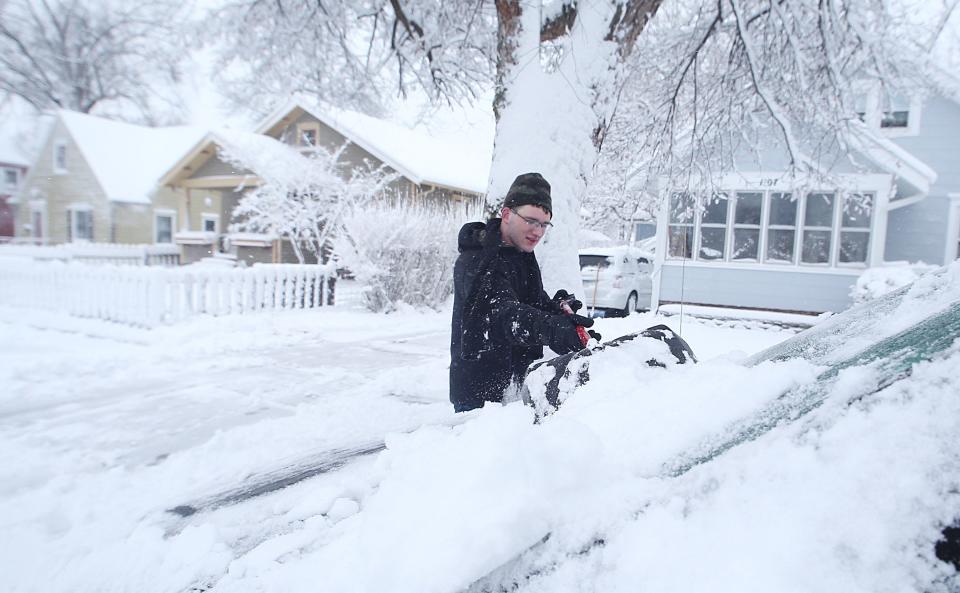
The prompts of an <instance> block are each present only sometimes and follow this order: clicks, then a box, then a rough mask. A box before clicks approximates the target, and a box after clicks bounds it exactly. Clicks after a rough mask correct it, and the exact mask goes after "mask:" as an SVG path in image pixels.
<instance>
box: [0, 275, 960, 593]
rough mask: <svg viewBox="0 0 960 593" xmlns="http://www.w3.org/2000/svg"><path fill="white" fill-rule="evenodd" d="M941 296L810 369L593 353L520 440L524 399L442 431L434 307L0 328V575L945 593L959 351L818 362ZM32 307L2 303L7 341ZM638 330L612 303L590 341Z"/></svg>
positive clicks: (205, 583)
mask: <svg viewBox="0 0 960 593" xmlns="http://www.w3.org/2000/svg"><path fill="white" fill-rule="evenodd" d="M958 301H960V263H956V264H954V265H952V266H950V267H948V268H945V269H941V270H939V271H937V272H936V273H934V274H928V275H926V276H924V277H922V278H921V279H920V280H919V281H918V282H917V283H915V284H914V285H913V286H911V287H910V288H908V289H903V290H902V291H901V292H899V293H898V294H896V295H892V296H890V297H887V298H885V299H882V300H880V301H878V302H876V303H870V304H868V305H866V306H865V308H862V309H859V310H857V311H852V312H851V313H853V314H854V315H853V317H854V319H853V320H848V321H847V322H844V321H843V318H844V316H843V315H838V316H835V317H834V318H830V319H827V320H825V321H824V322H822V323H820V324H818V325H817V327H816V328H814V329H813V330H810V332H806V333H808V334H815V335H818V336H820V338H821V339H823V340H825V341H826V342H827V344H828V346H829V351H830V352H829V354H830V356H829V357H828V358H820V359H817V358H816V357H814V356H809V357H808V356H805V355H806V354H807V353H808V352H813V351H814V350H813V349H812V347H811V348H804V347H803V345H804V342H803V341H802V340H800V338H801V337H802V335H801V336H796V337H795V338H793V340H797V341H798V342H799V346H797V344H796V343H795V344H794V346H797V347H796V348H794V349H793V350H792V352H794V353H795V354H796V356H797V357H796V358H793V359H791V360H785V361H772V360H765V361H758V360H750V359H748V360H747V362H748V363H749V364H743V360H744V358H745V356H746V355H745V354H743V353H741V352H738V351H737V350H733V349H740V350H746V351H755V350H757V349H760V348H764V347H766V346H769V345H770V344H772V343H775V342H777V341H779V340H780V339H782V338H783V337H785V336H786V335H788V334H787V333H786V332H782V331H777V330H773V329H767V330H759V329H756V328H752V329H751V328H746V327H744V328H736V329H733V328H726V327H723V328H718V327H714V326H711V325H709V324H706V323H702V322H700V321H698V320H689V321H685V322H684V324H683V327H684V338H685V339H686V340H687V341H688V342H689V343H690V344H691V345H692V346H693V348H694V350H695V351H696V352H697V354H698V355H699V358H700V360H701V363H699V364H697V365H670V366H668V367H667V368H654V367H651V366H648V365H647V364H646V362H645V360H644V357H643V356H639V357H638V356H637V355H636V352H633V353H631V351H630V350H629V349H627V348H622V349H619V350H615V349H610V350H609V351H608V353H609V355H610V356H609V357H608V358H606V359H605V360H604V362H602V363H601V362H600V360H601V359H600V358H599V357H598V358H597V360H596V361H593V362H592V363H591V380H590V382H588V383H587V384H586V385H584V386H583V387H581V388H580V389H579V390H578V391H577V392H576V393H575V394H574V395H573V396H571V397H570V398H569V399H568V400H567V401H566V402H565V404H564V405H563V407H562V408H561V409H560V410H559V411H557V412H556V413H554V414H552V415H550V416H548V417H546V418H544V419H542V421H541V422H540V423H538V424H535V423H534V422H533V420H534V418H533V411H532V410H531V409H530V408H528V407H525V406H523V405H522V404H520V403H519V402H517V403H513V404H508V405H506V406H496V405H492V406H487V407H485V408H484V409H482V410H479V411H476V412H474V413H471V414H468V415H465V416H460V417H459V418H453V415H452V414H451V413H450V408H449V405H448V404H447V403H446V402H445V401H444V400H445V397H446V370H447V369H446V366H447V363H448V359H447V358H446V355H445V351H446V348H447V346H448V341H447V340H448V338H449V336H448V334H447V333H446V331H447V329H446V328H447V327H448V324H449V312H447V313H445V314H434V313H430V314H427V313H422V312H414V311H411V310H409V309H405V310H401V311H399V312H398V313H397V314H395V315H389V316H384V315H372V314H369V313H353V312H343V311H337V310H335V309H325V310H320V311H316V312H307V311H303V312H291V313H289V314H287V315H282V316H281V315H277V316H273V315H263V316H250V317H236V318H221V319H205V320H201V321H198V322H196V323H195V324H188V325H184V326H180V327H166V328H160V329H158V330H154V331H153V332H149V333H150V334H151V338H150V340H151V341H150V343H148V344H143V345H137V344H113V343H111V342H109V341H108V342H107V344H105V345H104V346H103V347H102V349H101V350H99V351H98V350H97V349H96V348H89V347H84V345H85V344H86V343H85V342H83V341H82V340H81V339H80V337H79V336H77V335H75V334H69V335H68V336H67V337H66V338H65V339H64V344H63V345H62V346H61V345H59V343H58V342H55V341H51V340H49V339H48V338H44V337H43V336H41V335H39V333H40V332H37V331H36V330H31V331H27V332H25V333H26V334H27V339H17V340H16V341H14V339H13V338H8V339H6V340H0V345H4V344H6V346H7V348H6V350H8V351H10V352H11V353H12V354H13V355H12V356H10V357H8V358H7V360H8V361H9V364H10V365H11V368H12V369H13V370H12V371H11V372H7V373H6V374H5V375H4V376H3V377H2V378H3V379H4V380H5V385H7V386H8V390H9V395H7V397H5V398H4V399H3V400H2V401H0V405H2V406H3V409H2V411H3V412H4V414H5V415H4V416H3V417H4V418H5V419H7V418H9V419H11V420H12V421H10V422H5V423H4V424H0V439H2V444H3V446H2V447H0V455H2V457H3V459H2V461H3V464H2V465H0V467H3V468H4V471H3V474H2V476H0V478H2V479H0V485H2V486H0V502H2V503H3V504H0V509H3V511H2V514H0V527H3V529H4V532H5V534H6V535H7V537H8V541H12V542H16V545H15V546H8V548H9V549H8V550H7V551H6V555H7V556H6V558H7V560H8V566H9V567H10V569H9V570H6V571H2V572H0V584H2V586H3V588H4V590H10V591H17V592H20V591H41V590H42V591H45V592H59V591H70V592H71V593H77V592H81V593H82V592H86V591H90V592H93V591H97V592H99V591H118V592H121V591H122V592H127V591H129V592H134V591H135V592H136V593H153V592H156V593H161V592H163V593H166V592H169V591H189V590H202V591H212V592H217V593H225V592H229V593H247V592H250V593H252V592H257V593H263V592H267V591H285V592H290V593H297V592H300V591H303V592H307V591H309V592H320V593H323V592H328V591H329V592H334V591H336V592H338V593H342V592H350V593H360V592H374V591H375V592H378V593H380V592H383V591H390V592H391V593H404V592H408V591H409V592H417V593H448V592H449V593H454V592H460V591H464V590H473V591H483V590H489V591H499V590H508V591H513V590H517V591H551V592H562V591H658V592H660V593H673V592H684V593H686V592H689V591H704V590H710V591H737V592H738V593H742V592H746V593H751V592H754V591H756V592H761V591H763V592H767V591H784V592H792V591H796V592H797V593H800V592H803V593H809V592H824V593H828V592H829V593H832V592H835V591H846V592H852V593H861V592H862V593H867V592H870V593H876V592H891V593H893V592H897V593H900V592H905V591H915V592H918V593H919V592H930V593H947V592H950V591H956V590H957V589H958V586H960V582H958V580H957V575H956V573H955V571H954V570H953V569H952V568H950V567H949V566H948V565H946V564H944V563H942V562H939V561H938V560H937V559H936V558H935V556H934V553H933V543H934V542H935V541H936V540H937V538H938V537H939V533H940V530H941V529H942V527H943V525H944V524H947V523H949V522H951V521H953V520H955V518H956V509H957V508H960V494H958V492H960V489H958V487H957V486H958V484H960V457H958V453H957V451H960V398H957V396H956V392H957V389H956V377H957V376H958V375H960V344H957V343H954V344H953V346H952V347H949V348H947V349H946V351H944V352H942V353H940V354H938V355H936V356H934V357H933V360H932V361H930V362H921V363H919V364H915V365H913V366H912V368H911V370H910V373H908V374H902V375H898V376H897V377H896V380H894V381H892V382H890V381H883V382H882V384H883V385H885V386H884V387H883V388H878V387H877V385H878V382H880V381H881V380H883V379H884V378H885V375H883V374H882V371H883V369H884V366H883V364H873V363H871V364H868V365H859V366H850V367H849V368H845V369H842V370H840V371H839V372H838V373H836V374H835V376H834V375H830V377H833V378H829V379H828V378H825V377H826V374H825V373H824V366H823V365H824V364H833V362H832V361H835V360H838V358H837V357H841V356H846V355H849V354H850V353H851V352H852V353H856V352H857V349H862V348H863V347H864V342H863V341H861V340H860V339H859V336H858V339H857V340H848V342H849V344H847V343H840V344H839V345H838V342H837V340H840V341H842V339H843V336H844V335H847V334H850V333H853V334H862V335H863V336H864V338H863V339H864V340H868V341H869V343H875V342H876V340H877V339H880V338H883V337H884V336H889V335H893V334H895V333H897V332H899V331H900V330H902V329H904V328H906V327H909V326H910V325H913V324H916V323H917V322H918V321H919V320H923V319H927V318H929V317H930V316H931V315H932V314H934V313H938V312H943V311H945V310H951V309H949V307H956V306H957V305H956V303H957V302H958ZM869 307H873V308H872V309H870V308H869ZM39 319H40V318H39V317H36V318H34V317H30V316H29V315H25V314H23V313H17V314H16V315H14V314H10V315H9V316H7V317H3V309H0V322H3V323H6V324H9V325H11V326H13V325H14V324H17V323H24V324H37V323H40V320H39ZM4 320H6V321H4ZM657 322H662V319H661V318H657V317H655V316H654V315H652V314H646V315H631V316H629V317H627V318H624V319H609V320H608V319H600V320H598V321H597V329H598V330H599V331H601V333H604V334H606V335H608V336H613V335H618V334H621V333H627V332H628V331H636V330H638V329H640V328H642V327H647V326H650V325H654V324H656V323H657ZM668 323H672V322H671V321H668ZM17 327H19V326H17ZM27 329H30V328H29V327H27ZM861 330H862V331H861ZM144 333H147V332H144ZM8 335H9V336H12V335H13V332H0V336H8ZM941 337H942V336H941ZM948 337H949V336H948ZM830 338H833V339H834V341H833V342H831V341H830ZM806 345H807V346H810V344H809V343H807V344H806ZM841 346H842V347H841ZM29 352H33V353H35V356H34V357H33V358H30V357H29V356H28V354H29ZM814 353H815V354H816V352H814ZM643 354H644V356H646V355H647V354H649V353H647V352H646V351H644V352H643ZM31 360H32V361H33V362H31ZM880 362H881V363H886V361H880ZM601 365H606V366H608V367H612V368H613V369H614V370H611V368H607V369H605V370H601ZM41 370H42V371H43V372H42V373H41V372H40V371H41ZM808 389H811V390H815V391H816V393H817V394H819V395H822V396H823V398H824V399H823V403H822V405H820V406H819V407H817V408H815V409H813V410H812V411H810V412H809V413H807V414H806V415H803V416H800V417H798V418H795V419H793V420H792V421H787V422H783V423H781V424H779V425H777V426H774V427H773V428H771V429H769V430H767V431H765V432H764V431H760V432H757V433H755V434H753V435H752V440H751V439H749V438H748V439H744V442H743V443H742V444H740V445H738V446H735V447H732V448H730V449H728V450H726V451H725V452H723V453H722V454H719V455H717V456H716V457H713V458H712V459H711V460H709V461H706V462H704V463H700V464H697V465H692V466H688V467H687V468H686V469H685V470H683V471H677V469H676V468H678V467H679V466H678V464H677V460H678V459H689V458H690V455H689V454H690V452H692V451H693V452H695V451H698V450H700V449H701V447H702V446H703V444H704V443H711V442H713V439H714V438H715V437H716V435H726V434H728V432H727V431H728V429H729V427H731V426H736V425H742V423H744V422H749V421H752V420H754V419H756V417H757V414H758V411H759V410H763V409H764V408H765V407H767V406H768V405H769V404H770V403H771V402H774V401H779V400H780V399H782V398H781V396H782V395H783V394H784V393H797V391H798V390H800V391H802V390H808ZM5 395H6V394H5ZM67 404H69V405H67ZM457 420H459V421H460V423H459V424H458V423H457V422H456V421H457ZM418 426H421V428H419V429H416V428H417V427H418ZM387 432H389V433H390V434H389V436H388V437H387V439H386V442H385V447H386V448H385V450H384V451H382V452H381V453H380V454H378V455H371V456H366V457H363V458H360V459H354V460H351V461H350V462H349V463H347V464H345V465H344V466H343V467H342V468H341V469H339V470H336V471H331V472H328V473H324V474H318V475H316V476H314V477H312V478H310V479H308V480H305V481H302V482H299V483H297V484H295V485H293V486H289V487H287V488H285V489H282V490H279V491H276V492H273V493H270V494H264V495H262V496H258V497H254V498H251V499H249V500H246V501H242V502H237V503H236V504H232V505H224V506H223V507H222V508H218V509H212V510H211V509H206V510H201V511H199V512H197V513H196V514H194V515H192V516H190V517H186V518H182V517H175V516H171V514H170V513H165V512H164V509H169V508H171V507H172V506H174V505H177V504H183V503H194V502H196V501H198V500H210V496H211V495H214V494H216V493H218V492H223V491H224V490H229V488H231V487H235V486H243V485H250V484H253V483H256V479H257V477H258V476H262V475H265V473H268V472H270V471H273V470H277V469H280V470H284V469H286V470H288V471H293V470H295V469H297V468H302V467H304V466H303V465H302V464H299V462H300V461H302V460H303V459H304V458H305V457H309V456H310V455H313V454H316V453H325V452H329V451H330V450H331V449H334V448H344V447H347V446H349V445H356V444H359V443H363V442H366V441H368V440H369V439H371V438H377V437H378V436H380V435H383V434H385V433H387ZM298 464H299V465H298ZM471 585H474V588H472V589H468V587H470V586H471Z"/></svg>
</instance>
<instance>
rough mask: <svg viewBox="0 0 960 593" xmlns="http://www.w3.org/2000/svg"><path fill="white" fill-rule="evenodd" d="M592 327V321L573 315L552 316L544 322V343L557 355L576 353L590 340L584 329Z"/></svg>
mask: <svg viewBox="0 0 960 593" xmlns="http://www.w3.org/2000/svg"><path fill="white" fill-rule="evenodd" d="M592 325H593V319H590V318H589V317H584V316H582V315H577V314H575V313H571V314H569V315H553V316H551V317H550V318H549V319H548V320H547V322H546V326H547V327H546V331H545V332H544V333H545V338H546V339H545V340H544V342H545V343H546V344H547V346H549V347H550V349H551V350H553V351H554V352H556V353H557V354H569V353H570V352H578V351H580V350H583V348H584V347H585V346H586V345H587V341H588V340H589V339H590V337H589V335H588V334H587V331H586V330H585V329H584V328H587V327H591V326H592ZM594 333H596V332H594ZM597 335H599V334H597Z"/></svg>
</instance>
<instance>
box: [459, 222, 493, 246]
mask: <svg viewBox="0 0 960 593" xmlns="http://www.w3.org/2000/svg"><path fill="white" fill-rule="evenodd" d="M491 244H492V245H499V244H500V219H499V218H492V219H490V220H488V221H487V222H468V223H467V224H465V225H463V226H462V227H461V228H460V234H459V235H458V236H457V248H458V249H459V250H460V252H461V253H462V252H464V251H467V250H470V249H483V248H484V247H486V246H489V245H491Z"/></svg>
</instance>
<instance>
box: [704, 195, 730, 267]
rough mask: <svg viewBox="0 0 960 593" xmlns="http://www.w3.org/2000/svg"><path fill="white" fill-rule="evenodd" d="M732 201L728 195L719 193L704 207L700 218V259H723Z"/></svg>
mask: <svg viewBox="0 0 960 593" xmlns="http://www.w3.org/2000/svg"><path fill="white" fill-rule="evenodd" d="M729 206H730V199H729V198H728V196H727V194H724V193H718V194H714V195H713V197H711V198H710V199H708V200H707V201H706V203H705V204H704V205H703V213H702V215H701V217H700V248H699V250H698V251H697V253H698V255H697V257H698V258H699V259H706V260H715V259H723V257H724V254H725V253H726V249H725V248H726V244H727V212H728V211H729V209H730V208H729Z"/></svg>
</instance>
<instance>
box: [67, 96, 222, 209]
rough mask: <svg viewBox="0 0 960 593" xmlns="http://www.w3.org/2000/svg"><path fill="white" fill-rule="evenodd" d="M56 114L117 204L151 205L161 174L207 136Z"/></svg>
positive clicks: (190, 129)
mask: <svg viewBox="0 0 960 593" xmlns="http://www.w3.org/2000/svg"><path fill="white" fill-rule="evenodd" d="M57 115H58V116H59V117H60V120H61V121H63V124H64V126H66V128H67V130H68V131H69V132H70V135H71V136H72V137H73V140H74V142H76V144H77V147H78V148H79V149H80V152H81V153H82V154H83V156H84V158H85V160H86V162H87V164H88V165H89V166H90V169H91V170H92V171H93V174H94V175H95V176H96V178H97V181H98V182H99V183H100V187H101V188H103V191H104V193H105V194H106V195H107V198H108V199H110V200H111V201H114V202H135V203H141V204H149V203H150V196H151V194H152V193H153V191H154V190H155V188H156V187H157V181H158V180H159V179H160V176H161V175H163V174H164V173H165V172H166V171H167V170H168V169H169V168H170V167H171V166H173V164H174V163H176V161H177V160H178V159H179V158H180V157H182V156H183V154H184V153H185V152H187V151H188V150H189V149H190V148H191V147H193V146H194V145H195V144H196V143H197V142H198V141H199V140H200V139H201V138H202V137H203V135H204V134H205V132H206V130H204V129H202V128H198V127H193V126H175V127H165V128H151V127H147V126H138V125H135V124H129V123H125V122H119V121H114V120H110V119H106V118H102V117H96V116H93V115H86V114H82V113H77V112H75V111H68V110H65V109H63V110H59V111H58V112H57Z"/></svg>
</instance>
